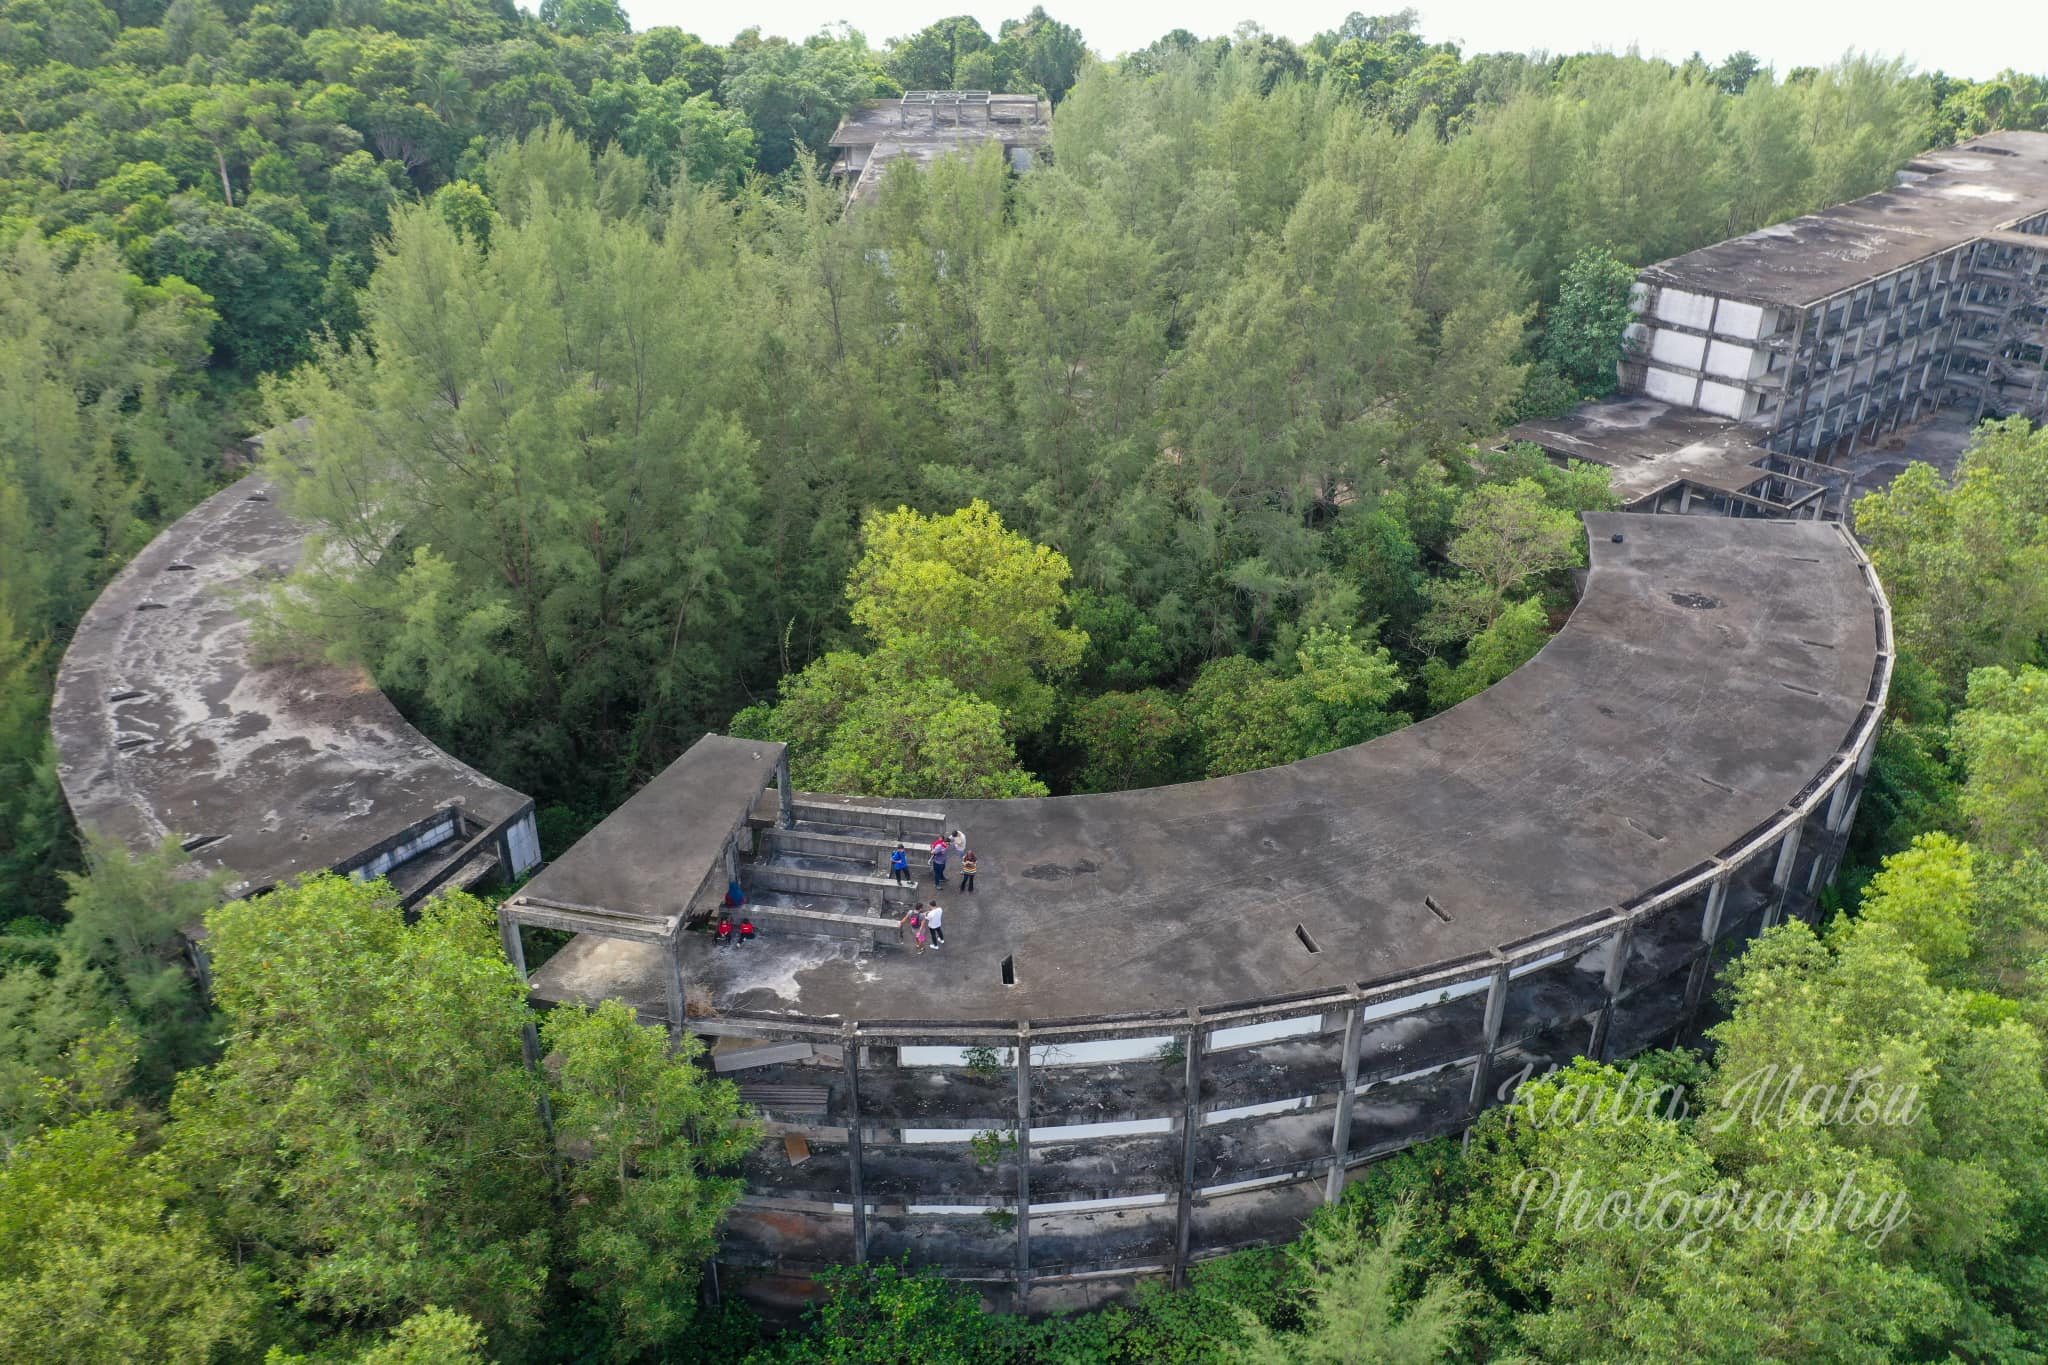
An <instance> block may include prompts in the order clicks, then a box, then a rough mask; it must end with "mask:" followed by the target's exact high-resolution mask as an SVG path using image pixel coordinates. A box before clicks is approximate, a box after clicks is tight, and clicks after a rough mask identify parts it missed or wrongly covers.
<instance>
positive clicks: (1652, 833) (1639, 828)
mask: <svg viewBox="0 0 2048 1365" xmlns="http://www.w3.org/2000/svg"><path fill="white" fill-rule="evenodd" d="M1628 827H1629V828H1630V829H1632V830H1634V831H1635V832H1636V833H1638V834H1640V835H1642V836H1643V837H1644V838H1645V839H1654V840H1656V841H1657V842H1658V843H1660V844H1661V843H1663V842H1664V836H1663V835H1661V834H1659V833H1658V832H1657V831H1656V830H1654V829H1651V828H1650V827H1649V826H1648V825H1645V824H1643V823H1642V822H1641V821H1639V820H1636V819H1635V818H1634V817H1630V818H1629V821H1628Z"/></svg>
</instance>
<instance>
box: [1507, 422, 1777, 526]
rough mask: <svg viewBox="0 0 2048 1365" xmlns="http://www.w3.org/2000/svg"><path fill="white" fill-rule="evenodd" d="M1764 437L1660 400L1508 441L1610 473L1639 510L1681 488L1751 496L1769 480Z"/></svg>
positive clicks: (1524, 427) (1520, 431) (1525, 427)
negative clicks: (1529, 444)
mask: <svg viewBox="0 0 2048 1365" xmlns="http://www.w3.org/2000/svg"><path fill="white" fill-rule="evenodd" d="M1764 435H1765V433H1764V431H1763V430H1762V429H1761V428H1759V427H1755V426H1748V425H1744V424H1741V423H1737V422H1731V421H1729V420H1728V419H1727V418H1724V417H1710V416H1708V415H1707V414H1705V413H1703V412H1699V411H1697V410H1696V409H1692V408H1674V407H1672V406H1671V405H1670V404H1668V403H1660V402H1658V401H1657V400H1656V399H1654V398H1609V399H1605V400H1603V401H1600V402H1597V403H1582V404H1580V405H1579V406H1578V407H1577V408H1574V409H1573V410H1572V411H1571V412H1568V413H1566V414H1565V415H1564V416H1562V417H1539V418H1535V419H1532V420H1530V421H1527V422H1522V423H1518V424H1517V425H1515V426H1513V427H1510V428H1509V429H1508V431H1507V434H1506V439H1508V440H1511V441H1530V442H1533V443H1534V444H1536V445H1539V446H1542V447H1543V448H1544V449H1545V450H1547V451H1550V452H1551V453H1552V454H1556V455H1565V456H1569V457H1571V458H1572V459H1576V460H1585V461H1587V462H1588V463H1591V464H1599V465H1605V466H1607V468H1609V469H1611V470H1613V471H1614V491H1615V493H1616V494H1617V495H1619V496H1620V498H1621V500H1622V504H1623V506H1626V507H1633V506H1635V505H1636V504H1638V503H1641V502H1646V501H1649V500H1651V499H1654V498H1655V497H1657V495H1658V494H1660V493H1662V492H1664V491H1665V490H1667V489H1669V488H1671V487H1673V486H1675V485H1677V484H1679V483H1690V484H1694V485H1696V486H1698V487H1702V488H1711V489H1716V490H1718V491H1720V492H1724V493H1741V492H1745V491H1747V490H1748V489H1749V488H1750V487H1751V486H1753V485H1754V484H1756V483H1757V481H1758V480H1760V479H1764V478H1767V477H1769V476H1768V474H1767V472H1766V471H1765V470H1763V469H1760V468H1758V467H1757V461H1759V460H1761V459H1763V458H1764V456H1765V455H1767V454H1768V453H1769V452H1768V451H1766V450H1765V449H1764V447H1763V444H1762V438H1763V436H1764Z"/></svg>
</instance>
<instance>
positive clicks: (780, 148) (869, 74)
mask: <svg viewBox="0 0 2048 1365" xmlns="http://www.w3.org/2000/svg"><path fill="white" fill-rule="evenodd" d="M749 32H752V33H754V35H755V37H754V41H753V42H751V43H748V42H745V41H744V40H745V38H746V35H745V34H742V35H741V39H740V40H736V41H735V42H734V44H733V50H732V52H731V54H730V55H729V56H728V57H727V59H726V67H725V78H724V80H723V81H722V82H721V83H720V85H719V94H720V98H721V100H722V102H723V103H725V104H726V105H728V106H730V107H731V108H734V109H738V110H740V111H741V112H742V113H744V114H745V115H746V116H747V121H748V122H749V123H751V124H752V125H753V128H754V135H755V137H756V138H757V139H758V140H759V145H760V155H759V160H758V164H759V166H760V169H761V170H762V171H764V172H766V173H767V174H769V175H777V174H780V173H781V172H783V171H785V170H788V169H789V168H790V167H791V166H792V165H794V164H795V163H796V158H797V151H798V149H799V148H804V149H808V150H809V151H811V152H813V153H820V152H823V151H824V149H825V144H826V143H827V142H828V141H829V140H830V139H831V137H832V131H833V129H835V128H837V127H838V126H839V120H840V119H842V118H844V117H845V116H846V115H847V114H848V113H849V112H851V111H852V110H853V109H855V108H856V107H858V106H859V104H860V103H861V101H862V100H866V99H870V98H873V97H874V96H877V95H881V94H883V93H885V88H884V84H883V83H884V82H885V81H886V79H887V78H886V77H884V76H883V75H882V74H881V72H880V70H879V69H878V68H877V66H876V63H875V57H874V54H873V53H871V52H870V51H869V50H868V46H867V43H866V41H865V40H864V39H863V38H862V37H861V36H860V34H858V33H855V32H852V31H850V30H849V31H847V32H846V33H844V34H843V35H841V36H838V37H834V36H832V35H829V34H823V33H821V34H819V35H817V36H816V37H815V38H812V39H811V40H809V41H808V42H804V43H801V44H799V43H791V42H789V41H787V40H785V39H782V38H770V39H768V40H766V41H761V40H760V38H759V33H758V31H757V30H749Z"/></svg>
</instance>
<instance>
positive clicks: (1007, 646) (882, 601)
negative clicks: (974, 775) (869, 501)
mask: <svg viewBox="0 0 2048 1365" xmlns="http://www.w3.org/2000/svg"><path fill="white" fill-rule="evenodd" d="M1070 572H1071V571H1070V570H1069V568H1068V566H1067V560H1066V556H1064V555H1062V554H1060V553H1059V552H1058V551H1056V550H1053V549H1050V548H1048V547H1046V546H1044V545H1034V544H1032V543H1031V541H1030V539H1029V538H1027V537H1025V536H1021V535H1018V534H1016V533H1015V532H1013V531H1006V530H1005V529H1004V528H1003V520H1002V518H1001V517H1000V516H998V515H996V513H995V512H994V511H992V510H991V509H990V508H989V506H988V504H987V503H984V502H981V501H979V500H977V501H975V502H972V503H970V504H968V505H967V506H966V507H963V508H961V509H960V510H958V511H956V512H954V513H952V514H950V515H948V516H944V517H925V516H923V515H921V514H919V513H917V512H914V511H912V510H911V509H909V508H907V507H899V508H898V509H897V510H896V511H894V512H892V513H889V514H887V515H878V516H875V517H872V518H870V519H869V520H868V522H867V524H866V526H865V527H864V528H863V529H862V551H861V557H860V560H859V562H858V563H856V564H855V565H854V568H853V572H852V574H851V575H849V577H848V578H847V581H846V596H847V598H848V599H849V601H850V602H851V603H852V612H853V622H854V624H855V625H857V626H859V627H861V628H862V629H863V630H865V631H866V632H867V633H868V636H869V638H870V639H872V640H873V641H874V642H875V644H876V646H877V647H878V648H880V649H882V650H891V651H900V652H902V653H903V654H905V655H906V656H909V657H911V658H914V659H915V660H916V661H917V663H918V665H919V667H920V668H922V669H926V670H929V671H932V672H935V673H936V674H938V675H939V676H940V677H943V678H945V679H947V680H948V681H950V682H951V683H953V685H954V686H956V687H958V688H960V689H962V690H964V691H971V692H973V693H976V694H977V695H979V696H982V697H985V698H987V699H988V700H989V701H991V702H994V703H995V704H996V705H997V706H998V707H1000V708H1001V709H1002V712H1003V715H1004V719H1005V721H1006V722H1007V723H1008V724H1009V725H1010V726H1012V727H1013V728H1014V729H1015V730H1016V731H1019V732H1023V731H1029V730H1034V729H1037V728H1038V727H1039V726H1040V725H1042V724H1044V723H1045V721H1046V720H1047V719H1049V718H1050V715H1051V710H1052V690H1051V688H1050V687H1049V686H1048V685H1047V684H1046V683H1045V682H1044V681H1043V679H1045V678H1048V677H1058V676H1060V675H1061V674H1063V673H1066V672H1067V671H1069V670H1070V669H1072V668H1073V667H1074V666H1075V665H1076V664H1078V663H1079V662H1080V661H1081V655H1082V652H1083V651H1084V650H1085V649H1086V648H1087V646H1088V637H1087V636H1086V635H1085V634H1083V633H1082V632H1081V631H1078V630H1075V629H1073V628H1071V627H1069V626H1064V625H1062V624H1061V623H1060V617H1061V616H1062V615H1063V614H1064V611H1065V607H1066V582H1067V578H1068V577H1069V574H1070Z"/></svg>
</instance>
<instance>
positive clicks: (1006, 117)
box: [829, 94, 1052, 151]
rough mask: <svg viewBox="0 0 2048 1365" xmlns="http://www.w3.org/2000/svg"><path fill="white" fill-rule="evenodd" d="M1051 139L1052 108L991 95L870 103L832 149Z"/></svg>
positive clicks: (843, 123)
mask: <svg viewBox="0 0 2048 1365" xmlns="http://www.w3.org/2000/svg"><path fill="white" fill-rule="evenodd" d="M1051 136H1052V109H1051V108H1050V106H1048V105H1047V104H1046V102H1045V101H1044V100H1042V99H1040V98H1039V97H1038V96H1036V95H1003V94H997V95H991V96H989V97H988V100H987V102H986V103H981V102H978V101H969V102H963V103H958V104H955V103H951V102H947V103H942V104H905V103H904V102H903V101H902V100H894V99H889V100H869V101H868V102H867V103H866V104H865V105H864V106H862V107H861V108H859V109H856V110H854V111H853V112H852V113H850V114H848V115H847V116H846V117H845V118H843V119H841V120H840V121H839V127H838V129H837V130H836V131H834V132H833V134H832V141H831V143H830V144H829V145H831V146H833V147H871V146H874V145H875V144H876V143H880V142H897V143H903V144H906V145H908V144H911V143H927V144H931V145H933V146H935V147H937V148H938V150H940V151H949V150H952V149H954V148H958V147H966V146H973V145H975V144H977V143H982V142H988V141H991V140H995V141H1001V142H1005V143H1013V144H1016V145H1020V146H1037V145H1038V144H1039V143H1042V142H1044V141H1045V140H1046V139H1047V138H1049V137H1051Z"/></svg>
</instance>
